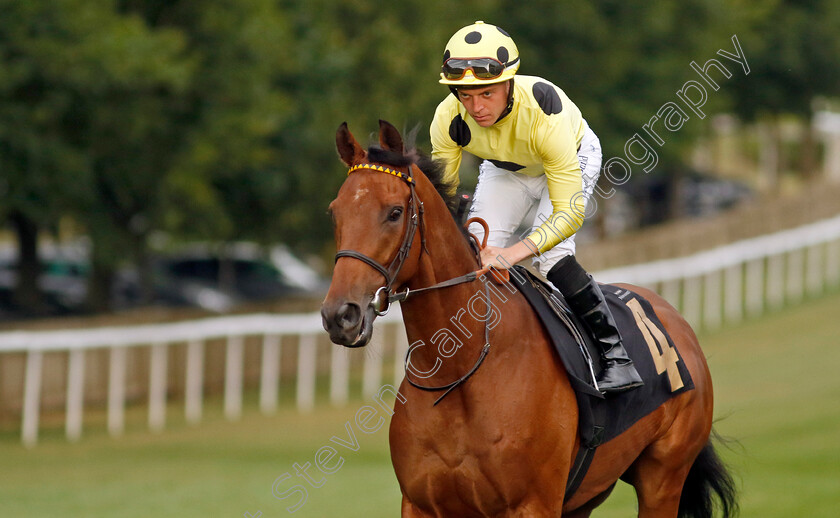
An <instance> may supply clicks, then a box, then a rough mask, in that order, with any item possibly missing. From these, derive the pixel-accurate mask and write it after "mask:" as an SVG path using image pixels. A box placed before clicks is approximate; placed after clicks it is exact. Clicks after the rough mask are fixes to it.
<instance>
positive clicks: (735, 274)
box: [723, 263, 744, 324]
mask: <svg viewBox="0 0 840 518" xmlns="http://www.w3.org/2000/svg"><path fill="white" fill-rule="evenodd" d="M743 270H744V265H743V264H742V263H738V264H736V265H734V266H730V267H729V268H727V269H726V270H725V271H724V276H723V279H724V282H723V285H724V294H723V312H724V314H725V315H726V321H727V322H728V323H730V324H731V323H736V322H740V321H741V319H742V318H743V317H744V306H743V304H744V281H743V274H742V272H743Z"/></svg>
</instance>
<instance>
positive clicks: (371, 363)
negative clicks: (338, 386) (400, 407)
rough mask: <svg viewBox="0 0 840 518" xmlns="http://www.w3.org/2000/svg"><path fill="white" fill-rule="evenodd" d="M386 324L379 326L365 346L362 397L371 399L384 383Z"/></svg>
mask: <svg viewBox="0 0 840 518" xmlns="http://www.w3.org/2000/svg"><path fill="white" fill-rule="evenodd" d="M386 330H387V328H386V327H385V326H384V325H380V326H378V329H377V332H376V333H375V334H374V335H373V339H371V341H370V343H369V344H368V345H367V346H366V347H365V349H366V350H365V361H364V367H363V371H362V397H363V398H365V399H370V398H372V397H373V396H375V395H376V393H377V392H378V391H379V387H380V386H381V384H382V354H383V349H384V347H383V343H384V341H385V340H384V337H383V335H384V334H385V331H386Z"/></svg>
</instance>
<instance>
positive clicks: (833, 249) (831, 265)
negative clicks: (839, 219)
mask: <svg viewBox="0 0 840 518" xmlns="http://www.w3.org/2000/svg"><path fill="white" fill-rule="evenodd" d="M825 283H826V285H827V286H828V287H829V288H836V287H837V286H840V239H835V240H834V241H831V242H829V243H828V244H827V245H826V251H825Z"/></svg>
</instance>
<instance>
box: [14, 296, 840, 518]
mask: <svg viewBox="0 0 840 518" xmlns="http://www.w3.org/2000/svg"><path fill="white" fill-rule="evenodd" d="M701 342H702V343H703V346H704V349H705V351H706V353H707V356H708V357H709V364H710V366H711V369H712V374H713V376H714V379H715V394H716V416H717V419H718V421H717V423H716V425H715V428H716V429H717V431H718V432H720V433H721V434H722V435H724V436H726V437H729V438H732V439H734V440H735V442H732V443H731V444H730V446H729V447H728V448H727V447H719V451H720V453H721V454H722V456H723V457H724V458H725V460H726V461H727V462H728V463H729V464H730V466H731V467H732V470H733V473H734V474H735V477H736V479H737V481H738V485H739V488H740V490H741V494H740V504H741V508H742V514H741V516H744V517H760V518H774V517H786V518H789V517H808V518H821V517H825V518H828V517H832V518H833V517H834V516H837V509H838V506H840V377H838V376H837V372H838V370H840V369H838V367H840V295H832V296H827V297H824V298H822V299H819V300H814V301H809V302H806V303H805V304H803V305H801V306H798V307H796V308H792V309H788V310H786V311H785V312H782V313H777V314H773V315H770V316H767V317H765V318H763V319H760V320H756V321H753V322H749V323H746V324H743V325H740V326H737V327H732V328H729V329H725V330H723V331H719V332H716V333H714V334H707V335H704V336H701ZM252 398H253V396H251V400H250V401H249V402H248V406H247V409H246V412H245V415H244V417H243V419H242V420H240V421H237V422H233V423H231V422H227V421H225V420H224V419H223V418H222V417H221V411H220V409H219V406H220V404H218V402H214V403H211V404H208V406H207V408H206V412H205V419H204V422H203V423H202V424H201V425H200V426H189V425H187V424H185V423H184V422H183V419H180V418H179V417H178V416H179V415H180V414H182V413H183V409H182V408H181V407H180V406H178V405H173V406H172V407H171V408H170V411H169V414H168V416H169V417H170V419H169V422H168V424H167V426H168V428H167V430H165V431H164V432H162V433H159V434H152V433H149V432H148V431H146V430H145V429H144V428H145V427H144V425H143V420H144V416H145V409H144V408H142V407H141V408H136V409H132V410H131V411H130V412H131V415H130V416H129V418H130V419H129V423H130V425H129V427H128V429H127V431H126V434H125V435H124V436H123V437H120V438H117V439H112V438H110V437H108V436H107V434H106V433H105V431H104V425H103V424H102V421H103V419H102V416H101V415H93V416H92V417H91V418H90V419H88V420H86V425H85V426H86V428H85V434H84V436H83V438H82V440H81V441H80V442H79V443H77V444H68V443H66V441H65V440H64V439H63V437H62V431H61V429H60V425H58V426H55V427H54V428H53V429H52V430H47V431H46V432H45V433H43V434H42V438H41V443H40V444H39V445H38V446H37V447H35V448H33V449H26V448H24V447H22V446H21V445H20V444H19V442H18V437H17V435H11V434H8V433H4V434H3V436H2V438H0V517H7V516H9V517H26V518H29V517H32V518H40V517H51V518H52V517H68V518H69V517H109V518H110V517H114V518H129V517H150V516H154V517H178V518H188V517H216V516H219V517H242V516H245V513H250V514H251V515H252V516H256V515H257V512H258V511H261V512H262V517H264V518H268V517H281V516H295V517H296V518H297V517H317V518H323V517H365V518H378V517H393V516H398V515H399V500H400V497H399V490H398V488H397V484H396V480H395V478H394V475H393V473H392V470H391V465H390V461H389V456H388V448H387V426H383V427H382V428H381V429H380V430H378V431H377V432H375V433H371V434H364V433H361V432H360V431H359V430H358V428H357V427H356V425H355V424H353V425H352V426H353V428H354V430H355V433H356V437H357V439H358V441H359V449H358V451H356V452H351V451H349V450H346V449H344V448H342V447H340V446H336V449H337V450H339V455H341V457H342V458H343V460H344V464H343V465H342V466H341V468H340V469H339V470H338V471H337V472H336V473H334V474H332V475H329V476H326V477H325V478H324V480H323V485H322V486H321V487H319V488H317V489H316V488H310V489H309V495H308V498H307V500H306V503H305V504H304V505H303V507H302V508H301V509H300V510H299V511H297V512H296V513H294V514H293V515H290V514H289V513H287V512H286V510H285V508H286V507H288V506H289V505H292V503H293V502H294V501H295V499H294V498H289V499H287V500H285V501H280V500H278V499H276V498H275V497H274V496H272V484H273V482H274V481H275V479H277V478H278V477H280V476H281V475H283V474H284V473H291V474H292V475H293V476H294V473H293V470H294V468H293V465H294V464H295V463H298V464H299V465H302V464H304V463H306V462H309V463H310V464H313V463H314V462H315V460H314V459H315V454H316V451H318V449H319V448H321V447H322V446H326V445H330V444H332V443H331V442H330V437H332V436H338V437H347V432H346V431H345V429H344V425H345V423H346V422H347V421H348V420H350V421H352V419H353V416H354V414H355V412H356V410H357V409H358V408H359V407H360V406H361V405H363V404H367V403H368V402H363V401H356V402H353V403H351V404H350V405H349V406H348V407H347V408H345V409H326V410H319V411H317V412H315V413H313V414H310V415H300V414H298V413H297V412H296V411H294V410H293V409H291V408H289V407H288V403H287V406H286V407H285V408H284V409H283V410H281V411H280V412H279V413H278V414H277V415H275V416H271V417H267V416H262V415H260V414H259V413H258V412H257V411H256V410H255V407H256V405H255V404H254V402H253V399H252ZM322 408H328V407H322ZM86 419H87V417H86ZM46 421H47V422H49V421H48V420H46ZM309 473H311V474H313V475H314V474H315V473H317V470H315V468H311V469H310V471H309ZM292 484H293V482H292V481H286V482H285V483H284V484H282V485H281V486H280V489H281V491H283V490H286V489H288V488H291V486H292ZM594 516H597V517H600V518H612V517H616V518H617V517H629V516H635V498H634V495H633V491H632V488H629V487H628V486H626V485H624V484H620V485H619V487H618V488H617V489H616V492H615V494H614V495H613V496H612V497H610V499H609V500H608V501H607V502H606V503H605V504H604V505H603V506H602V507H601V508H599V509H598V510H597V511H596V513H595V514H594Z"/></svg>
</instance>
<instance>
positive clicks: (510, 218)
mask: <svg viewBox="0 0 840 518" xmlns="http://www.w3.org/2000/svg"><path fill="white" fill-rule="evenodd" d="M578 160H579V161H580V168H581V172H582V177H581V191H583V192H584V193H585V194H586V196H585V198H584V199H585V202H587V205H588V201H589V198H590V197H591V196H592V192H593V189H594V188H595V183H596V182H597V181H598V176H600V174H601V160H602V157H601V142H600V141H599V140H598V137H597V135H595V133H594V132H593V131H592V130H591V129H589V126H587V127H586V131H585V133H584V135H583V139H582V141H581V143H580V149H579V150H578ZM534 208H536V216H535V217H534V218H533V220H531V222H530V226H529V227H528V228H527V230H526V231H525V232H520V233H517V229H520V227H521V226H522V225H524V224H527V223H528V222H526V221H525V218H527V217H528V215H529V214H530V213H532V211H533V210H534ZM553 212H554V209H553V207H552V205H551V199H550V198H549V196H548V185H547V183H546V178H545V175H540V176H537V177H533V176H528V175H525V174H521V173H515V172H512V171H508V170H505V169H501V168H499V167H496V166H495V165H493V163H492V162H490V161H488V160H484V161H483V162H482V163H481V165H480V166H479V175H478V185H477V186H476V188H475V195H474V196H473V204H472V208H471V209H470V217H479V218H482V219H483V220H484V221H486V222H487V226H488V228H489V229H490V235H489V236H488V238H487V244H488V245H490V246H498V247H507V246H511V245H513V244H515V243H516V242H517V241H519V240H520V239H524V238H526V237H527V236H528V235H530V234H531V232H532V231H533V230H534V229H535V228H536V227H539V226H540V225H542V223H543V222H544V221H546V220H547V219H548V218H549V217H550V216H551V214H552V213H553ZM587 214H588V213H587ZM470 232H472V233H473V234H475V235H476V236H477V237H478V238H479V242H480V241H481V239H482V238H483V236H484V229H483V228H481V226H480V225H478V224H475V223H474V224H472V225H470ZM514 234H516V235H514ZM574 253H575V236H574V234H573V235H571V236H569V237H568V238H566V239H565V240H563V241H561V242H560V243H559V244H558V245H557V246H555V247H554V248H552V249H550V250H546V251H545V252H543V253H542V254H539V255H538V256H536V257H535V258H534V263H535V264H537V265H538V268H539V271H540V273H542V274H543V275H546V274H547V273H548V271H549V270H550V269H551V267H552V266H554V264H555V263H556V262H557V261H559V260H560V259H561V258H563V257H565V256H567V255H574Z"/></svg>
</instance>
